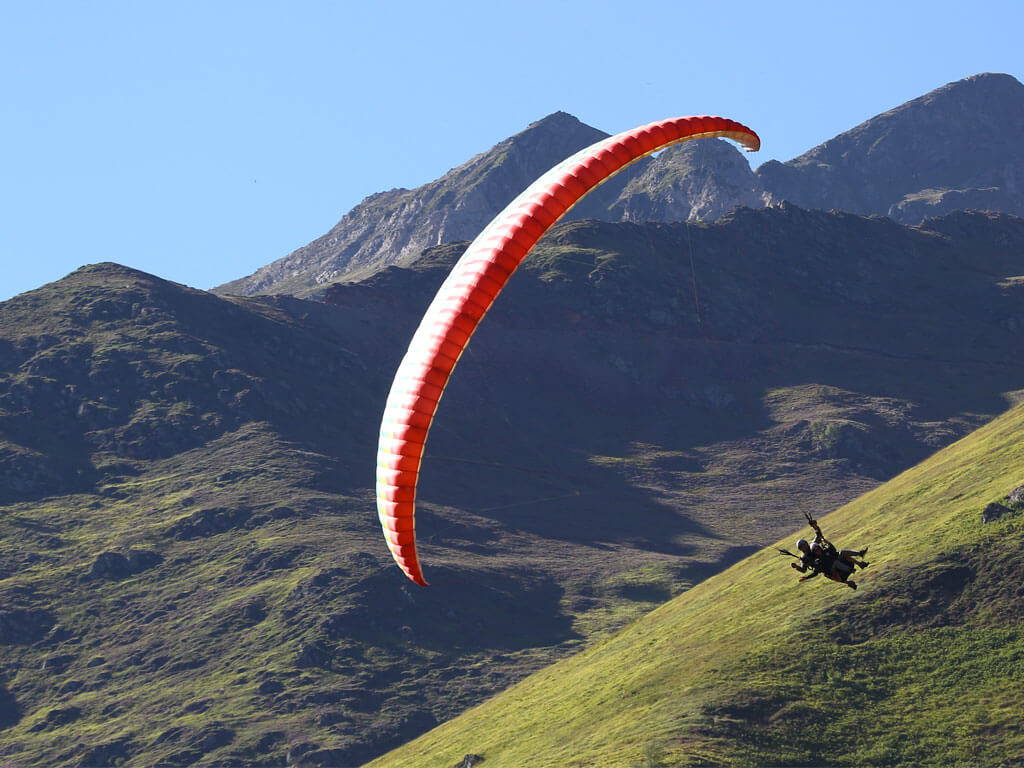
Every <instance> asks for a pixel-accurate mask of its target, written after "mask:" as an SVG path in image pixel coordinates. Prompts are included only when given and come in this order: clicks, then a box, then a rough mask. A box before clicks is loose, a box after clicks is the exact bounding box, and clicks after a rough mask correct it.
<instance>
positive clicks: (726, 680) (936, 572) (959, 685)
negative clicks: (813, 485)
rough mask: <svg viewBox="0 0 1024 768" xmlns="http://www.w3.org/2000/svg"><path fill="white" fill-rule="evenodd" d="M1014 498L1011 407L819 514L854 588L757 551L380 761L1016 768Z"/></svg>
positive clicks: (1018, 529)
mask: <svg viewBox="0 0 1024 768" xmlns="http://www.w3.org/2000/svg"><path fill="white" fill-rule="evenodd" d="M1021 484H1024V407H1017V408H1015V409H1013V410H1011V411H1010V412H1008V413H1007V414H1005V415H1004V416H1002V417H1000V418H999V419H997V420H995V421H994V422H992V423H991V424H989V425H987V426H985V427H983V428H982V429H980V430H978V431H977V432H975V433H973V434H971V435H970V436H968V437H967V438H965V439H963V440H961V441H960V442H958V443H955V444H953V445H951V446H949V447H948V448H946V449H944V450H942V451H941V452H939V453H937V454H936V455H934V456H933V457H931V458H930V459H929V460H927V461H925V462H924V463H922V464H920V465H918V466H917V467H914V468H913V469H911V470H908V471H907V472H905V473H903V474H902V475H900V476H898V477H896V478H895V479H893V480H892V481H890V482H888V483H886V484H885V485H883V486H881V487H879V488H877V489H876V490H874V491H872V492H870V493H868V494H865V495H864V496H862V497H861V498H859V499H857V500H856V501H854V502H853V503H851V504H848V505H846V506H845V507H842V508H841V509H839V510H838V511H836V512H834V513H832V514H829V515H828V516H826V517H824V518H823V519H822V526H823V528H824V530H825V533H826V535H827V536H829V537H830V538H831V539H832V540H833V541H835V542H837V543H838V544H840V545H844V546H852V547H862V546H867V545H870V552H869V559H870V561H871V566H870V568H869V569H868V570H866V571H864V572H863V575H858V577H857V580H858V582H859V583H860V588H859V589H858V590H857V591H856V592H855V591H853V590H851V589H848V588H846V587H844V586H841V585H839V584H835V583H833V582H829V581H826V580H825V579H823V578H818V579H816V580H814V581H811V582H807V583H804V584H799V583H797V575H796V573H795V572H794V571H792V570H791V569H790V568H789V562H790V561H789V560H788V559H787V558H784V557H781V556H779V555H778V554H776V552H775V548H774V547H771V548H765V549H764V550H763V551H762V552H760V553H758V554H756V555H754V556H752V557H750V558H748V559H747V560H744V561H742V562H741V563H739V564H737V565H736V566H734V567H732V568H730V569H729V570H727V571H725V572H723V573H721V574H719V575H717V576H714V577H713V578H710V579H708V580H707V581H705V582H703V583H701V584H699V585H698V586H696V587H694V588H693V589H691V590H690V591H689V592H687V593H685V594H683V595H681V596H680V597H678V598H676V599H675V600H672V601H671V602H669V603H666V604H665V605H663V606H662V607H660V608H658V609H657V610H655V611H654V612H652V613H650V614H648V615H646V616H645V617H643V618H642V619H640V620H638V621H636V622H635V623H633V624H631V625H630V626H628V627H627V628H626V629H624V630H623V631H621V632H620V633H618V634H616V635H614V636H612V637H610V638H608V639H607V640H605V641H603V642H601V643H599V644H598V645H596V646H594V647H592V648H590V649H588V650H587V651H585V652H583V653H581V654H579V655H577V656H574V657H572V658H570V659H567V660H565V661H563V662H560V663H558V664H555V665H554V666H552V667H549V668H547V669H545V670H544V671H542V672H540V673H537V674H535V675H533V676H531V677H529V678H527V679H526V680H524V681H523V682H521V683H520V684H518V685H516V686H514V687H512V688H510V689H509V690H507V691H505V692H504V693H502V694H500V695H498V696H496V697H494V698H493V699H491V700H489V701H488V702H486V703H485V704H483V705H481V706H479V707H477V708H475V709H472V710H470V711H468V712H466V713H465V714H463V715H462V716H460V717H458V718H456V719H454V720H452V721H450V722H448V723H445V724H444V725H441V726H439V727H438V728H436V729H434V730H432V731H430V732H429V733H427V734H425V735H424V736H422V737H421V738H419V739H417V740H415V741H413V742H410V743H409V744H407V745H405V746H403V747H401V748H400V749H397V750H395V751H393V752H391V753H389V754H387V755H384V756H383V757H381V758H380V759H378V760H376V761H374V762H373V763H371V764H370V765H372V766H374V767H375V768H378V767H379V768H383V767H384V766H424V767H426V766H444V767H445V768H450V766H453V765H455V764H457V763H458V762H459V761H460V760H461V759H462V758H463V757H464V756H465V755H466V754H468V753H474V754H478V755H482V756H483V757H484V759H485V762H484V765H485V766H486V767H487V768H502V767H507V768H519V767H521V766H530V767H531V768H542V767H543V766H551V767H556V766H557V767H558V768H565V767H567V766H603V767H604V768H612V767H613V766H657V765H663V766H677V765H678V766H681V765H701V764H711V765H823V764H831V765H928V764H932V765H951V764H961V765H962V764H975V765H999V764H1007V763H1009V764H1020V763H1021V762H1022V761H1024V724H1022V718H1024V704H1022V702H1024V697H1022V693H1021V683H1020V681H1021V680H1024V621H1022V620H1024V587H1022V586H1021V585H1022V584H1024V557H1022V555H1021V552H1022V549H1024V546H1022V545H1024V511H1021V510H1015V511H1014V512H1013V513H1012V514H1010V515H1007V516H1004V517H1002V518H1000V519H999V520H997V521H995V522H990V523H985V524H983V523H982V521H981V512H982V510H983V509H984V508H985V507H986V505H987V504H989V503H990V502H999V501H1002V502H1003V503H1006V500H1005V497H1006V495H1007V494H1008V493H1009V492H1010V491H1012V490H1013V489H1014V488H1016V487H1018V486H1020V485H1021ZM796 522H797V521H796V520H794V527H795V524H796ZM804 530H805V531H806V530H807V529H804ZM791 538H796V531H795V530H794V536H793V537H791ZM780 544H781V545H782V546H787V547H790V548H792V542H791V541H790V540H789V538H787V539H786V540H785V541H783V542H781V543H780Z"/></svg>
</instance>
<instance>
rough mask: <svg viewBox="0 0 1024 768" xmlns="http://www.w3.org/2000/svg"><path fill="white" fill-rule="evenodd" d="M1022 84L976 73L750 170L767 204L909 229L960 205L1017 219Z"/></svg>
mask: <svg viewBox="0 0 1024 768" xmlns="http://www.w3.org/2000/svg"><path fill="white" fill-rule="evenodd" d="M1021 125H1024V85H1022V84H1021V83H1020V82H1018V81H1017V80H1016V79H1015V78H1013V77H1011V76H1010V75H1000V74H982V75H975V76H974V77H968V78H966V79H964V80H959V81H957V82H954V83H949V84H948V85H945V86H943V87H942V88H938V89H937V90H934V91H932V92H931V93H928V94H926V95H924V96H922V97H920V98H918V99H914V100H913V101H910V102H907V103H906V104H903V105H902V106H899V107H897V108H895V109H892V110H890V111H888V112H885V113H884V114H881V115H878V116H877V117H873V118H871V119H870V120H868V121H866V122H864V123H862V124H860V125H858V126H857V127H856V128H853V129H852V130H849V131H847V132H846V133H842V134H840V135H839V136H836V137H835V138H834V139H832V140H830V141H827V142H825V143H824V144H822V145H820V146H818V147H815V148H814V149H812V150H811V151H809V152H807V153H805V154H803V155H800V157H797V158H795V159H793V160H790V161H789V162H787V163H779V162H776V161H769V162H767V163H765V164H764V165H762V166H761V167H760V168H758V169H757V177H758V179H759V180H760V182H761V184H762V185H763V187H764V189H765V190H766V191H767V199H768V200H789V201H791V202H793V203H796V204H797V205H800V206H803V207H805V208H823V209H832V208H836V209H840V210H844V211H851V212H853V213H863V214H871V213H878V214H882V215H885V216H889V217H890V218H892V219H894V220H896V221H900V222H903V223H907V224H918V223H920V222H921V220H922V219H924V218H925V217H927V216H936V215H940V214H944V213H948V212H949V211H952V210H956V209H960V208H975V209H991V210H998V211H1007V212H1009V213H1014V214H1016V215H1018V216H1020V215H1024V150H1022V149H1021V146H1020V141H1019V130H1018V128H1017V127H1019V126H1021Z"/></svg>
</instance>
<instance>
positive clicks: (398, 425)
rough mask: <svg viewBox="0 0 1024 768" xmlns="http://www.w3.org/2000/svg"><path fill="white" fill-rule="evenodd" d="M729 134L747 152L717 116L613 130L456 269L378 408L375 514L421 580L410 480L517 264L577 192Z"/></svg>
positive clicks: (482, 239) (533, 194)
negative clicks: (657, 156) (462, 360)
mask: <svg viewBox="0 0 1024 768" xmlns="http://www.w3.org/2000/svg"><path fill="white" fill-rule="evenodd" d="M711 137H725V138H729V139H732V140H734V141H736V142H738V143H739V144H741V145H743V146H744V147H745V148H746V149H747V150H748V151H756V150H757V149H758V148H759V147H760V144H761V142H760V139H758V137H757V134H756V133H754V132H753V131H751V130H750V129H749V128H747V127H746V126H743V125H741V124H740V123H737V122H735V121H733V120H728V119H726V118H723V117H677V118H672V119H669V120H661V121H659V122H656V123H651V124H649V125H644V126H641V127H639V128H634V129H633V130H631V131H626V132H625V133H620V134H618V135H616V136H611V137H609V138H607V139H604V140H602V141H599V142H597V143H596V144H593V145H591V146H589V147H587V148H586V149H583V150H581V151H579V152H577V153H576V154H575V155H573V156H572V157H569V158H568V159H566V160H564V161H562V162H561V163H559V164H558V165H557V166H555V167H554V168H552V169H551V170H550V171H548V172H547V173H545V174H544V175H543V176H541V177H540V178H539V179H537V180H536V181H535V182H534V183H533V184H531V185H530V186H529V187H527V189H526V190H525V191H524V192H523V193H522V194H521V195H519V197H517V198H516V199H515V200H513V201H512V202H511V203H510V204H509V205H508V206H507V207H506V208H505V210H503V211H502V212H501V213H499V214H498V215H497V216H496V217H495V218H494V220H493V221H491V223H490V224H488V225H487V227H486V228H485V229H484V231H483V232H481V233H480V235H479V236H478V237H477V238H476V240H474V241H473V242H472V244H470V246H469V248H468V249H467V250H466V252H465V253H464V254H463V255H462V258H460V259H459V261H458V263H457V264H456V265H455V266H454V267H453V268H452V271H451V273H450V274H449V275H448V277H447V279H446V280H445V281H444V283H443V284H442V285H441V288H440V289H439V290H438V292H437V295H436V296H435V297H434V300H433V302H432V303H431V304H430V306H429V307H428V308H427V311H426V313H425V314H424V315H423V319H422V320H421V321H420V325H419V328H417V330H416V333H415V334H414V335H413V337H412V341H411V342H410V343H409V349H408V351H406V353H405V357H403V358H402V362H401V363H400V364H399V366H398V371H397V373H396V374H395V380H394V382H393V383H392V385H391V393H390V394H389V395H388V399H387V403H386V405H385V406H384V416H383V419H382V420H381V426H380V440H379V442H378V444H377V514H378V517H379V518H380V524H381V528H382V529H383V531H384V538H385V539H386V540H387V544H388V548H389V549H390V550H391V554H392V555H393V556H394V558H395V562H397V563H398V565H399V566H400V567H401V568H402V570H403V571H405V573H406V575H407V576H408V577H409V578H410V579H412V580H413V581H415V582H416V583H417V584H421V585H423V586H426V585H427V582H426V580H425V579H424V578H423V570H422V568H421V565H420V560H419V557H418V555H417V552H416V525H415V510H416V484H417V480H418V478H419V471H420V464H421V462H422V459H423V450H424V446H425V445H426V442H427V435H428V434H429V432H430V425H431V422H433V420H434V414H435V413H436V412H437V404H438V402H440V400H441V395H442V394H444V389H445V386H446V385H447V384H448V379H449V377H450V376H451V374H452V371H453V370H454V368H455V365H456V363H458V361H459V357H460V356H461V355H462V350H464V349H465V348H466V345H467V344H468V343H469V340H470V338H471V337H472V336H473V332H474V331H475V330H476V327H477V325H478V324H479V322H480V320H481V319H482V318H483V316H484V315H485V314H487V311H488V310H489V309H490V308H491V304H493V303H494V300H495V299H496V298H497V297H498V294H499V293H501V289H502V288H504V287H505V283H506V282H508V279H509V278H510V277H511V276H512V273H513V272H515V270H516V267H518V266H519V264H520V262H522V260H523V259H524V258H525V257H526V254H527V253H529V252H530V249H531V248H533V246H534V244H535V243H536V242H537V241H538V240H540V238H541V237H542V236H543V235H544V233H545V232H546V231H547V230H548V228H549V227H550V226H551V225H552V224H554V223H555V222H556V221H558V219H559V218H561V217H562V216H563V215H565V213H566V211H568V210H569V209H570V208H571V207H572V206H573V205H575V204H576V203H577V202H578V201H579V200H580V198H582V197H583V196H584V195H586V194H587V193H588V192H589V191H590V190H592V189H593V188H594V187H596V186H598V185H599V184H600V183H601V182H603V181H604V180H605V179H607V178H608V177H610V176H611V175H613V174H615V173H617V172H618V171H620V170H622V169H623V168H625V167H626V166H627V165H629V164H630V163H633V162H636V161H637V160H639V159H640V158H642V157H645V156H646V155H649V154H651V153H652V152H657V151H658V150H660V149H664V148H665V147H667V146H669V145H671V144H677V143H679V142H683V141H688V140H690V139H703V138H711Z"/></svg>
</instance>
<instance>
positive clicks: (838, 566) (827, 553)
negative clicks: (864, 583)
mask: <svg viewBox="0 0 1024 768" xmlns="http://www.w3.org/2000/svg"><path fill="white" fill-rule="evenodd" d="M804 517H806V518H807V523H808V525H810V526H811V528H813V529H814V534H815V536H814V542H813V543H812V544H811V552H812V553H814V547H815V545H817V547H818V552H816V553H814V556H813V557H812V558H810V560H806V559H805V555H794V554H793V553H792V552H790V551H789V550H788V549H782V548H781V547H780V548H779V553H780V554H783V555H789V556H790V557H795V558H796V559H797V560H799V561H801V562H805V563H806V564H807V566H808V567H809V568H810V569H811V573H810V574H809V575H808V576H806V577H804V578H807V579H811V578H814V577H815V576H817V575H818V574H819V573H823V574H825V575H826V576H827V577H828V578H830V579H835V580H837V581H843V582H845V581H846V579H847V577H848V576H850V574H851V573H853V568H852V567H850V566H849V565H848V564H847V563H845V562H844V561H843V560H842V559H841V558H840V557H839V550H838V549H836V547H835V545H834V544H833V543H832V542H831V541H829V540H828V539H826V538H825V534H823V533H822V532H821V528H820V527H819V526H818V521H817V520H815V519H814V518H813V517H811V516H810V515H809V514H807V513H806V512H804ZM794 567H796V566H794Z"/></svg>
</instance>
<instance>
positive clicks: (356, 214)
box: [214, 74, 1024, 296]
mask: <svg viewBox="0 0 1024 768" xmlns="http://www.w3.org/2000/svg"><path fill="white" fill-rule="evenodd" d="M1019 125H1024V85H1021V83H1020V82H1018V81H1017V80H1016V79H1015V78H1013V77H1011V76H1010V75H1003V74H980V75H975V76H973V77H968V78H966V79H964V80H960V81H957V82H954V83H949V84H948V85H945V86H943V87H941V88H938V89H936V90H934V91H932V92H931V93H928V94H926V95H924V96H922V97H920V98H918V99H914V100H913V101H910V102H907V103H906V104H903V105H901V106H899V107H896V108H895V109H892V110H889V111H888V112H885V113H883V114H880V115H877V116H876V117H873V118H871V119H870V120H867V121H865V122H864V123H861V124H860V125H858V126H857V127H856V128H853V129H851V130H849V131H847V132H845V133H842V134H840V135H839V136H836V137H835V138H834V139H830V140H829V141H826V142H825V143H824V144H821V145H820V146H817V147H815V148H814V149H811V150H810V151H808V152H806V153H804V154H803V155H800V156H799V157H797V158H794V159H793V160H790V161H788V162H786V163H780V162H778V161H774V160H773V161H769V162H767V163H765V164H764V165H762V166H761V167H760V168H758V169H757V171H756V172H754V171H752V170H751V169H750V166H749V165H748V163H747V161H746V159H745V158H744V157H743V156H742V154H741V153H740V152H738V151H737V150H736V148H735V147H733V146H731V145H730V144H728V142H725V141H714V142H712V141H706V142H695V143H693V144H684V145H681V146H677V147H671V148H669V149H667V150H665V151H664V152H662V153H659V154H658V155H657V156H655V157H650V158H645V159H644V160H641V161H639V162H638V163H636V164H635V165H633V166H631V167H630V168H628V169H626V170H624V171H623V172H622V173H620V174H618V175H617V176H615V177H614V178H613V179H611V180H609V181H608V182H607V183H606V184H602V185H601V186H600V187H599V188H598V189H596V190H594V191H593V192H592V193H591V194H590V195H588V196H587V197H586V198H585V199H584V200H583V201H581V202H580V204H579V205H577V206H576V207H575V208H574V209H573V210H572V211H571V212H570V213H569V214H568V215H567V216H566V218H567V219H568V220H573V219H576V220H579V219H584V218H591V219H601V220H605V221H635V222H639V221H692V220H697V219H700V220H705V221H711V220H714V219H716V218H718V217H719V216H721V215H722V214H724V213H726V212H727V211H729V210H730V209H732V208H734V207H736V206H738V205H743V206H747V207H752V208H758V207H762V206H764V205H767V204H774V203H780V202H781V201H783V200H788V201H790V202H793V203H796V204H797V205H799V206H801V207H804V208H820V209H825V210H831V209H839V210H845V211H850V212H853V213H860V214H869V215H870V214H876V215H882V216H889V217H890V218H892V219H894V220H896V221H898V222H900V223H902V224H910V225H915V224H920V223H921V222H922V221H923V220H924V219H925V218H927V217H934V216H940V215H943V214H946V213H949V212H951V211H954V210H960V209H976V210H998V211H1005V212H1008V213H1014V214H1017V215H1024V191H1022V190H1021V179H1024V154H1022V150H1021V148H1020V147H1019V146H1018V145H1017V142H1016V141H1015V134H1014V133H1013V132H1012V131H1011V130H1010V129H1011V127H1013V126H1019ZM605 136H607V134H606V133H604V132H603V131H599V130H597V129H596V128H592V127H590V126H588V125H585V124H584V123H582V122H580V121H579V120H577V119H576V118H575V117H573V116H572V115H569V114H566V113H565V112H555V113H554V114H551V115H548V116H547V117H545V118H544V119H542V120H539V121H537V122H536V123H533V124H532V125H530V126H529V127H527V128H526V129H525V130H524V131H522V132H520V133H517V134H516V135H514V136H512V137H510V138H508V139H505V140H504V141H502V142H500V143H499V144H497V145H496V146H494V147H493V148H492V149H490V150H488V151H487V152H484V153H482V154H480V155H477V156H476V157H474V158H472V159H471V160H469V161H468V162H466V163H464V164H463V165H460V166H459V167H457V168H454V169H452V170H451V171H449V172H448V173H447V174H445V175H444V176H442V177H441V178H440V179H437V180H436V181H433V182H430V183H429V184H425V185H423V186H421V187H418V188H417V189H413V190H409V189H393V190H390V191H388V192H381V193H378V194H375V195H371V196H370V197H368V198H366V199H365V200H363V202H361V203H360V204H359V205H357V206H356V207H355V208H353V209H352V210H351V211H350V212H349V213H347V214H346V215H345V216H344V217H343V218H342V219H341V221H339V222H338V223H337V225H335V226H334V228H333V229H331V231H330V232H328V233H327V234H326V235H324V236H323V237H321V238H319V239H317V240H315V241H313V242H312V243H310V244H309V245H307V246H305V247H303V248H300V249H298V250H297V251H294V252H293V253H291V254H289V255H288V256H286V257H284V258H282V259H279V260H277V261H275V262H273V263H272V264H269V265H267V266H265V267H262V268H260V269H259V270H257V271H256V272H255V273H254V274H252V275H250V276H249V277H245V278H241V279H239V280H235V281H232V282H230V283H225V284H224V285H221V286H219V287H218V288H215V289H214V291H215V292H216V293H221V294H232V293H234V294H255V293H291V294H294V295H298V296H310V295H313V294H315V293H318V292H319V291H320V290H321V289H322V288H323V286H325V285H327V284H330V283H332V282H336V281H339V280H354V279H359V278H361V277H365V276H367V275H369V274H372V273H373V272H376V271H378V270H379V269H381V268H383V267H385V266H389V265H393V264H394V265H400V266H401V265H407V264H409V263H410V262H411V261H412V260H414V259H415V258H416V257H417V256H418V255H419V253H421V252H422V251H423V250H424V249H425V248H428V247H431V246H435V245H440V244H443V243H449V242H456V241H459V240H472V239H473V238H474V237H476V235H477V234H479V232H480V231H481V230H482V229H483V228H484V227H485V226H486V224H487V222H488V221H490V219H491V218H493V217H494V215H496V214H497V213H498V212H499V211H500V210H501V209H502V208H503V207H504V206H505V205H506V204H507V203H509V202H510V201H511V200H512V199H513V198H515V196H516V195H517V194H519V193H520V192H521V191H522V190H523V189H525V188H526V187H527V186H528V185H529V184H530V183H531V182H532V181H533V180H534V179H535V178H537V177H538V176H539V175H541V174H542V173H544V172H545V171H547V170H548V169H549V168H551V167H552V166H554V165H555V164H556V163H558V162H559V161H561V160H563V159H564V158H566V157H567V156H569V155H570V154H572V153H573V152H575V151H577V150H579V149H582V148H583V147H585V146H588V145H589V144H592V143H594V142H595V141H598V140H600V139H602V138H604V137H605Z"/></svg>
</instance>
